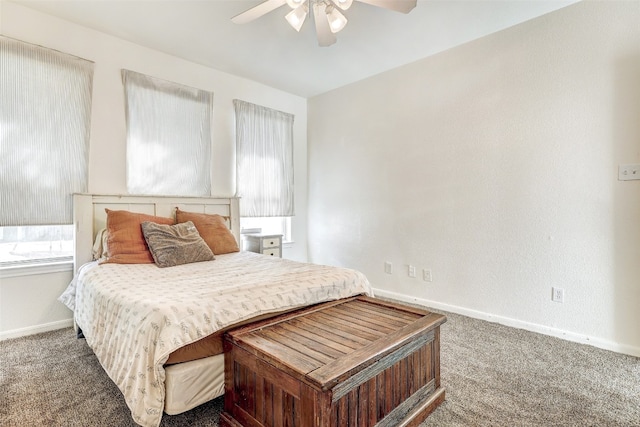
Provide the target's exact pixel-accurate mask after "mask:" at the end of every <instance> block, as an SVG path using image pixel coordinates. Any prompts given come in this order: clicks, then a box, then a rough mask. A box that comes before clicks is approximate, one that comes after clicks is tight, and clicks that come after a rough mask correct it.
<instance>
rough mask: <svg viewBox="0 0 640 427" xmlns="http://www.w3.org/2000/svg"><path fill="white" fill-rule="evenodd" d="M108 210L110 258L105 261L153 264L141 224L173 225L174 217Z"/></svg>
mask: <svg viewBox="0 0 640 427" xmlns="http://www.w3.org/2000/svg"><path fill="white" fill-rule="evenodd" d="M105 211H106V212H107V234H108V238H107V242H108V244H107V247H108V248H109V258H107V260H106V261H105V263H113V264H153V262H154V261H153V256H152V255H151V252H150V251H149V247H148V246H147V242H146V241H145V240H144V235H143V234H142V226H141V224H142V223H143V222H145V221H151V222H155V223H157V224H166V225H173V224H174V223H175V222H174V221H173V218H164V217H160V216H153V215H147V214H142V213H135V212H129V211H112V210H110V209H105Z"/></svg>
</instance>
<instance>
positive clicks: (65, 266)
mask: <svg viewBox="0 0 640 427" xmlns="http://www.w3.org/2000/svg"><path fill="white" fill-rule="evenodd" d="M66 271H73V261H59V262H49V263H46V264H26V265H12V266H7V267H0V279H6V278H8V277H20V276H35V275H38V274H48V273H60V272H66Z"/></svg>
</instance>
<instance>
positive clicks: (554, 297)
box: [551, 287, 564, 302]
mask: <svg viewBox="0 0 640 427" xmlns="http://www.w3.org/2000/svg"><path fill="white" fill-rule="evenodd" d="M551 301H554V302H564V289H562V288H555V287H554V288H551Z"/></svg>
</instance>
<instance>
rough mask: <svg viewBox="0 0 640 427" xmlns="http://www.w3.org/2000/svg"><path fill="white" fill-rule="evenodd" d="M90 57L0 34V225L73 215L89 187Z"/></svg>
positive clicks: (54, 221)
mask: <svg viewBox="0 0 640 427" xmlns="http://www.w3.org/2000/svg"><path fill="white" fill-rule="evenodd" d="M92 80H93V63H92V62H90V61H87V60H85V59H81V58H77V57H74V56H71V55H67V54H64V53H61V52H57V51H54V50H51V49H46V48H43V47H40V46H35V45H32V44H28V43H24V42H21V41H17V40H13V39H10V38H6V37H0V182H1V184H2V185H1V186H0V226H21V225H44V224H48V225H53V224H71V223H72V222H73V199H72V194H73V193H74V192H86V191H87V168H88V158H89V132H90V120H91V90H92Z"/></svg>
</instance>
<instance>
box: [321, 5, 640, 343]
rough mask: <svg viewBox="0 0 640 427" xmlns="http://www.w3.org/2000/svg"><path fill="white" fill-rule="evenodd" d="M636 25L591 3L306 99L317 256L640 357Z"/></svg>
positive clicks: (427, 298)
mask: <svg viewBox="0 0 640 427" xmlns="http://www.w3.org/2000/svg"><path fill="white" fill-rule="evenodd" d="M638 22H640V2H580V3H577V4H575V5H572V6H569V7H567V8H564V9H561V10H559V11H557V12H554V13H551V14H548V15H545V16H542V17H540V18H538V19H535V20H533V21H529V22H527V23H524V24H522V25H518V26H516V27H512V28H510V29H507V30H504V31H501V32H499V33H496V34H493V35H490V36H488V37H485V38H483V39H480V40H477V41H474V42H471V43H468V44H466V45H463V46H461V47H458V48H455V49H452V50H449V51H447V52H444V53H442V54H438V55H436V56H433V57H430V58H426V59H423V60H421V61H418V62H416V63H413V64H409V65H407V66H404V67H402V68H398V69H396V70H392V71H390V72H387V73H384V74H381V75H378V76H374V77H372V78H370V79H367V80H364V81H360V82H357V83H355V84H352V85H349V86H346V87H343V88H341V89H338V90H335V91H332V92H329V93H326V94H323V95H320V96H317V97H315V98H312V99H311V100H310V101H309V133H308V137H309V159H310V160H309V183H310V184H309V200H310V204H309V224H310V235H309V256H310V259H311V260H312V261H314V262H320V263H329V264H337V265H345V266H349V267H353V268H357V269H360V270H361V271H363V272H364V273H365V274H366V275H367V276H368V277H369V279H370V281H371V282H372V284H373V285H374V287H376V288H378V289H379V290H381V292H379V294H380V295H387V296H394V297H397V298H401V299H405V300H408V301H410V300H414V301H420V302H423V303H426V304H430V305H431V306H434V307H437V308H442V309H446V310H451V311H454V312H460V313H464V314H469V315H472V316H476V317H481V318H487V319H491V320H495V321H499V322H502V323H505V324H510V325H513V326H518V327H522V328H526V329H530V330H535V331H540V332H544V333H547V334H551V335H558V336H563V337H565V338H568V339H572V340H577V341H583V342H589V343H592V344H595V345H597V346H600V347H604V348H609V349H612V350H615V351H620V352H625V353H629V354H635V355H640V333H639V332H638V331H639V328H638V326H639V325H640V309H639V308H640V181H628V182H621V181H618V180H617V174H618V172H617V168H618V165H619V164H626V163H640V25H638ZM345 183H349V185H345ZM385 261H391V262H393V266H394V271H393V273H392V274H391V275H389V274H385V273H384V262H385ZM408 264H413V265H414V266H416V267H417V268H418V277H417V278H409V277H408V275H407V265H408ZM422 269H431V271H432V275H433V282H426V281H424V280H422ZM552 286H556V287H560V288H563V289H564V291H565V302H564V303H563V304H560V303H556V302H552V301H551V288H552Z"/></svg>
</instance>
